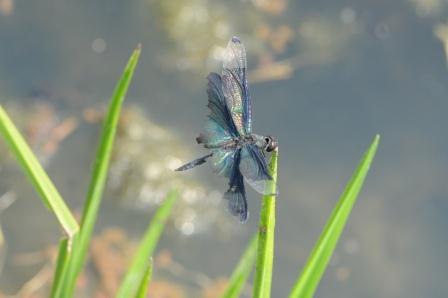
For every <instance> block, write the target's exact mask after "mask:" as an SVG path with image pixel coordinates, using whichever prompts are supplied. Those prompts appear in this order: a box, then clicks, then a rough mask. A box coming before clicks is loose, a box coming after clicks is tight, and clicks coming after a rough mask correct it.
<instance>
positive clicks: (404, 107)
mask: <svg viewBox="0 0 448 298" xmlns="http://www.w3.org/2000/svg"><path fill="white" fill-rule="evenodd" d="M447 17H448V3H447V2H446V1H444V0H396V1H384V0H365V1H354V0H337V1H328V0H326V1H324V0H313V1H287V0H253V1H249V0H247V1H237V0H233V1H218V0H188V1H183V0H172V1H162V0H134V1H105V0H97V1H50V0H41V1H16V0H0V102H1V104H2V105H5V107H6V109H7V110H8V111H9V112H10V114H11V115H12V116H13V120H14V121H15V122H16V123H17V124H18V125H19V126H20V127H21V128H22V131H24V132H26V134H27V137H28V139H29V140H30V142H31V144H32V145H33V148H34V150H35V151H36V152H37V153H38V155H39V157H40V158H41V160H42V161H43V162H44V163H45V165H46V167H47V170H48V171H49V173H50V176H51V177H52V178H53V179H54V181H55V184H56V185H57V186H58V187H59V189H60V191H61V193H62V195H63V197H64V198H66V200H67V201H68V203H69V205H70V206H71V207H72V208H73V209H75V210H78V213H79V210H80V208H81V206H82V202H83V200H84V194H85V192H86V189H87V182H88V180H89V176H90V169H91V164H92V159H93V156H94V152H95V150H94V148H95V146H96V143H97V139H98V133H99V121H100V120H101V115H102V111H103V109H104V106H105V104H106V103H107V100H108V98H109V96H110V94H111V93H112V89H113V87H114V84H115V82H116V80H117V78H118V76H119V74H120V72H121V70H122V68H123V66H124V64H125V61H126V59H127V58H128V56H129V55H130V53H131V51H132V49H133V48H134V47H135V46H136V45H137V43H139V42H141V43H142V45H143V53H142V57H141V62H140V64H139V66H138V70H137V73H136V75H135V79H134V82H133V84H132V88H131V91H130V95H129V97H128V98H127V100H126V109H125V111H124V114H123V117H122V120H121V123H120V130H119V137H118V140H117V145H116V149H115V153H114V159H113V163H112V169H111V174H110V179H109V184H108V189H107V193H106V196H105V198H104V201H103V204H102V208H101V212H100V215H99V219H98V221H99V222H98V226H97V232H96V233H97V236H96V239H95V241H96V242H94V245H92V251H91V254H92V258H91V262H90V265H89V267H88V270H90V271H92V272H94V273H93V276H95V278H93V279H88V278H84V281H83V279H82V280H81V285H80V287H81V288H82V287H83V285H82V284H83V283H84V284H85V283H88V282H87V281H86V280H88V281H89V282H90V283H93V285H92V284H89V285H88V286H84V289H83V290H84V291H85V292H83V293H89V292H88V291H89V289H90V291H94V290H92V288H96V287H102V288H103V289H102V290H101V291H103V293H106V294H105V297H107V293H108V290H110V289H113V288H114V286H116V285H115V284H114V282H116V281H117V278H118V277H117V276H110V274H109V275H108V272H109V273H110V271H111V270H110V268H111V267H110V266H116V267H117V268H118V269H117V271H118V273H120V272H119V271H120V270H124V269H123V265H120V261H117V260H116V259H113V257H114V255H113V251H112V252H111V251H110V247H111V246H113V247H115V249H116V246H117V245H118V244H120V245H123V243H127V242H132V241H135V242H136V241H138V239H139V237H140V236H141V234H142V232H143V231H144V229H145V228H146V225H147V223H148V222H149V219H150V218H151V214H152V213H153V211H154V208H155V206H157V204H158V203H160V200H161V198H163V195H164V194H165V192H166V191H167V189H169V188H170V187H171V186H172V185H180V186H181V187H182V189H183V195H182V200H181V202H179V204H178V207H177V209H176V210H175V214H174V218H173V220H172V221H171V223H170V226H169V227H168V230H167V231H166V233H165V234H164V236H163V238H162V241H161V244H160V247H159V252H160V254H159V256H158V259H157V260H159V262H158V263H157V262H156V264H158V265H157V266H158V267H157V268H159V269H156V273H155V274H156V275H155V283H154V285H153V289H154V293H155V292H156V291H159V292H160V293H162V292H163V293H169V295H171V296H167V297H215V296H213V295H216V293H218V292H219V288H220V287H222V285H223V284H225V277H226V276H228V275H229V274H230V272H231V271H232V269H233V267H234V265H235V264H236V262H237V260H238V259H239V256H240V253H241V252H242V251H243V249H244V246H245V244H246V243H247V241H248V239H249V238H250V237H251V235H252V234H254V233H255V231H256V229H257V222H258V211H259V207H260V200H259V195H257V194H256V193H254V192H252V191H249V193H248V198H249V206H250V207H249V208H250V213H251V215H250V218H249V221H248V222H247V224H244V225H241V224H239V223H237V222H236V221H235V219H234V218H232V217H231V216H230V215H228V214H227V213H226V211H225V204H224V203H223V202H221V199H220V196H221V194H222V192H224V191H225V190H226V187H227V184H226V181H225V180H224V179H221V178H219V177H215V176H214V175H211V174H210V173H211V169H210V168H209V167H207V166H205V167H201V168H198V169H197V170H195V171H192V172H189V173H182V174H178V173H173V172H172V171H171V170H170V169H171V168H173V167H175V166H176V165H179V164H180V163H181V162H183V161H187V160H190V159H191V158H194V157H196V156H199V155H201V154H203V153H204V151H202V149H200V148H199V147H198V146H196V145H195V142H194V137H195V136H196V134H197V132H199V131H200V129H201V127H202V124H203V122H204V120H205V116H206V113H207V110H206V94H205V84H206V82H205V76H206V75H207V73H208V72H210V71H218V72H219V71H220V61H219V57H220V53H221V51H222V48H223V47H224V46H225V45H226V43H227V40H228V39H229V38H230V37H231V36H232V35H237V36H239V37H240V38H241V39H242V40H243V42H244V43H245V44H246V47H247V50H248V60H249V69H250V74H249V83H250V87H251V92H252V97H253V109H254V111H253V115H254V131H255V132H258V133H260V134H272V135H275V136H277V137H278V139H279V143H280V172H279V173H280V174H279V188H280V196H279V198H278V202H277V206H278V207H277V208H278V209H277V226H276V228H277V232H276V241H277V242H276V260H275V261H276V263H275V272H274V273H275V274H274V281H273V297H286V295H287V293H288V291H289V289H290V288H291V286H292V284H293V282H294V280H295V279H296V278H297V275H298V273H299V271H300V269H301V268H302V266H303V264H304V262H305V260H306V257H307V255H308V253H309V252H310V250H311V248H312V246H313V244H314V242H315V241H316V239H317V237H318V235H319V233H320V231H321V229H322V227H323V225H324V224H325V221H326V219H327V217H328V215H329V213H330V211H331V209H332V207H333V206H334V204H335V203H336V201H337V199H338V196H339V194H340V193H341V192H342V190H343V187H344V185H345V183H346V182H347V180H348V178H349V177H350V175H351V172H352V170H354V168H355V166H356V164H357V162H358V160H359V159H360V157H361V155H362V152H363V151H364V150H365V149H366V148H367V146H368V144H369V143H370V141H371V139H372V138H373V136H374V134H375V133H380V134H381V136H382V142H381V145H380V149H379V152H378V154H377V159H376V160H375V162H374V165H373V168H372V171H371V173H370V174H369V177H368V179H367V182H366V184H365V188H364V190H363V192H362V194H361V196H360V198H359V200H358V203H357V205H356V206H355V208H354V210H353V213H352V215H351V217H350V220H349V222H348V226H347V228H346V230H345V232H344V234H343V237H342V239H341V241H340V243H339V245H338V248H337V250H336V254H335V256H334V257H333V259H332V261H331V264H330V267H329V269H328V270H327V272H326V274H325V276H324V279H323V281H322V283H321V285H320V286H319V289H318V291H317V297H334V298H336V297H365V298H368V297H372V298H373V297H397V298H399V297H403V298H404V297H447V296H448V284H447V283H446V276H448V266H447V265H448V261H447V260H448V259H447V257H446V252H447V251H448V233H446V228H447V227H448V217H447V216H446V214H447V212H448V201H447V196H448V183H447V182H446V178H447V177H448V154H447V153H448V135H447V133H446V127H447V126H448V118H447V117H446V113H447V111H448V100H447V97H448V88H447V82H448V72H447V56H446V54H447V52H448V18H447ZM0 153H1V155H0V177H1V178H0V268H1V270H2V271H1V273H0V289H1V292H2V293H3V294H13V293H19V294H20V295H22V296H23V297H25V296H26V295H28V294H26V293H32V291H31V290H30V287H31V286H32V285H30V283H29V281H30V280H32V281H34V283H33V285H35V283H36V280H37V281H41V284H45V283H48V280H49V278H51V274H50V273H51V271H48V270H47V271H46V275H45V272H44V269H45V268H47V267H45V266H47V265H48V264H47V263H48V259H51V256H54V253H53V252H52V251H54V249H53V248H52V246H53V245H55V244H56V243H57V241H58V238H59V236H60V230H59V228H58V225H57V223H56V221H55V219H54V217H53V215H51V214H50V213H49V212H47V211H46V210H45V208H44V207H43V205H42V203H41V201H40V200H39V199H38V198H37V195H36V194H35V192H34V190H33V189H32V187H31V186H30V184H29V183H28V182H27V181H26V180H25V179H24V177H23V175H22V173H21V171H20V169H18V168H17V166H16V163H15V161H14V160H12V159H11V158H10V156H9V154H8V153H7V150H6V147H5V145H4V143H3V142H1V144H0ZM102 241H103V242H102ZM117 243H118V244H117ZM126 249H131V248H129V247H126V248H124V250H126ZM110 254H112V257H111V258H112V259H108V256H109V255H110ZM111 260H115V262H112V261H111ZM46 264H47V265H46ZM108 266H109V267H108ZM49 272H50V273H49ZM118 273H117V274H118ZM87 276H89V275H87ZM27 287H28V288H27ZM157 287H158V288H157ZM85 288H89V289H87V290H86V289H85ZM157 289H158V290H157ZM27 291H28V292H27ZM30 291H31V292H30ZM164 291H165V292H164ZM249 293H250V291H249ZM29 295H31V294H29ZM85 295H87V294H85ZM0 296H1V294H0ZM154 297H157V296H154Z"/></svg>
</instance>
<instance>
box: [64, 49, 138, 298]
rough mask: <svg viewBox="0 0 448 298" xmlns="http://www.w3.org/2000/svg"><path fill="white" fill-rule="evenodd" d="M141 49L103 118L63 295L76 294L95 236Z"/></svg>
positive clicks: (125, 72)
mask: <svg viewBox="0 0 448 298" xmlns="http://www.w3.org/2000/svg"><path fill="white" fill-rule="evenodd" d="M140 52H141V46H140V45H139V46H138V47H137V49H136V50H135V51H134V52H133V54H132V55H131V57H130V58H129V61H128V63H127V65H126V67H125V70H124V72H123V75H122V76H121V78H120V80H119V82H118V84H117V86H116V88H115V91H114V93H113V95H112V98H111V102H110V105H109V109H108V112H107V114H106V117H105V119H104V122H103V129H102V135H101V139H100V145H99V147H98V150H97V153H96V161H95V164H94V167H93V174H92V179H91V181H90V185H89V190H88V193H87V199H86V202H85V205H84V210H83V213H82V220H81V230H80V233H79V235H78V236H77V237H75V238H74V239H73V241H74V244H73V252H72V255H71V257H70V261H69V266H68V269H67V272H65V273H64V277H65V279H64V280H65V282H64V287H63V289H62V291H63V292H62V293H63V294H62V297H72V296H73V292H74V288H75V284H76V280H77V277H78V275H79V273H80V272H81V269H82V267H83V265H84V263H85V259H86V254H87V250H88V246H89V243H90V239H91V237H92V231H93V228H94V225H95V222H96V218H97V214H98V209H99V206H100V203H101V198H102V194H103V190H104V186H105V184H106V179H107V174H108V170H109V162H110V157H111V155H112V147H113V143H114V140H115V134H116V130H117V125H118V120H119V117H120V111H121V106H122V103H123V101H124V99H125V96H126V93H127V91H128V88H129V85H130V83H131V81H132V76H133V74H134V71H135V68H136V66H137V62H138V59H139V57H140Z"/></svg>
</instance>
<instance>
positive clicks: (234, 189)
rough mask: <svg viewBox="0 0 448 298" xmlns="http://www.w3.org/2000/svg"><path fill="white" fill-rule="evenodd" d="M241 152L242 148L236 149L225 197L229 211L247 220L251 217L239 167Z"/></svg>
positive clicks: (242, 219)
mask: <svg viewBox="0 0 448 298" xmlns="http://www.w3.org/2000/svg"><path fill="white" fill-rule="evenodd" d="M240 154H241V150H240V149H238V150H236V151H235V154H234V162H233V166H232V168H231V171H230V175H229V189H228V190H227V191H226V193H225V194H224V198H225V199H226V200H227V206H228V209H229V212H230V213H231V214H232V215H233V216H237V217H238V219H239V220H240V221H241V222H245V221H246V220H247V218H248V217H249V211H248V208H247V200H246V191H245V189H244V179H243V175H242V174H241V172H240V169H239V162H240V157H241V155H240Z"/></svg>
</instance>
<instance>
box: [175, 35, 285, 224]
mask: <svg viewBox="0 0 448 298" xmlns="http://www.w3.org/2000/svg"><path fill="white" fill-rule="evenodd" d="M223 56H224V57H223V67H222V72H221V75H219V74H217V73H214V72H211V73H210V74H209V75H208V76H207V81H208V82H207V95H208V104H207V106H208V108H209V110H210V111H209V115H208V118H207V120H206V122H205V125H204V129H203V131H202V132H201V133H200V134H199V136H198V137H197V138H196V141H197V143H198V144H202V145H203V146H204V148H206V149H209V150H210V153H209V154H207V155H205V156H203V157H200V158H198V159H195V160H193V161H191V162H189V163H187V164H185V165H183V166H181V167H179V168H177V169H176V171H185V170H190V169H192V168H194V167H196V166H199V165H202V164H204V163H205V162H207V160H209V159H210V161H211V162H210V163H211V165H212V168H213V170H214V172H215V173H217V174H219V175H221V176H224V177H226V178H228V179H229V188H228V190H227V191H226V192H225V193H224V198H225V199H226V200H227V201H228V210H229V211H230V213H231V214H232V215H233V216H236V217H237V218H238V219H239V221H240V222H245V221H247V219H248V216H249V211H248V206H247V200H246V191H245V187H244V181H246V182H247V183H248V184H249V185H250V186H251V187H252V188H253V189H255V190H256V191H257V192H259V193H261V194H269V193H268V190H267V188H266V183H267V182H268V181H269V180H272V177H271V175H270V174H269V170H268V166H267V160H268V153H269V152H272V151H274V150H276V149H277V147H278V142H277V139H276V138H274V137H272V136H262V135H258V134H254V133H252V104H251V97H250V94H249V86H248V82H247V60H246V50H245V48H244V45H243V43H242V42H241V40H240V39H239V38H238V37H235V36H234V37H232V38H231V39H230V41H229V42H228V44H227V47H226V49H225V51H224V55H223Z"/></svg>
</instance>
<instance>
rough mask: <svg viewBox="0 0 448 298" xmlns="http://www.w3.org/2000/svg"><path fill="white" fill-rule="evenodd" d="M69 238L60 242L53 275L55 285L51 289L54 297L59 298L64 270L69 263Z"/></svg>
mask: <svg viewBox="0 0 448 298" xmlns="http://www.w3.org/2000/svg"><path fill="white" fill-rule="evenodd" d="M68 242H69V241H68V239H67V238H64V239H62V240H61V241H60V242H59V251H58V259H57V260H56V270H55V272H54V277H53V286H52V289H51V296H50V297H52V298H57V297H58V295H57V293H59V292H60V290H61V287H62V281H63V272H64V270H65V267H66V266H67V263H68V255H69V251H68Z"/></svg>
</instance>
